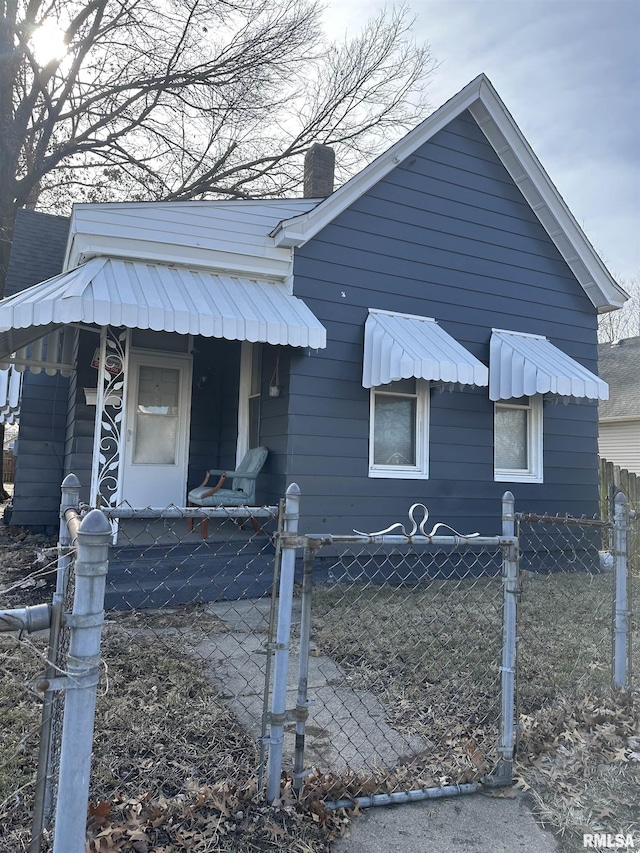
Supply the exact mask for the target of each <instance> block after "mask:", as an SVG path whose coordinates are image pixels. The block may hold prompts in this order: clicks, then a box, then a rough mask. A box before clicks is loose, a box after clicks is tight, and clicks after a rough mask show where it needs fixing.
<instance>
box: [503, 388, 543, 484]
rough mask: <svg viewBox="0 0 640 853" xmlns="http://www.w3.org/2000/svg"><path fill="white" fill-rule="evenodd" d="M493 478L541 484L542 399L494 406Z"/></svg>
mask: <svg viewBox="0 0 640 853" xmlns="http://www.w3.org/2000/svg"><path fill="white" fill-rule="evenodd" d="M494 478H495V480H497V481H498V482H503V483H506V482H517V483H542V481H543V480H542V397H541V396H540V395H536V396H534V397H520V398H518V399H514V400H504V401H500V402H498V403H495V411H494Z"/></svg>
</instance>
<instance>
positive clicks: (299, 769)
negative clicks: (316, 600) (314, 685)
mask: <svg viewBox="0 0 640 853" xmlns="http://www.w3.org/2000/svg"><path fill="white" fill-rule="evenodd" d="M314 556H315V552H314V551H313V550H312V549H311V548H305V549H304V574H303V577H302V614H301V617H300V653H299V657H298V698H297V699H296V745H295V752H294V760H293V790H294V791H295V792H296V793H297V794H299V793H300V791H301V790H302V780H303V778H304V741H305V726H306V722H307V717H308V716H309V704H310V703H309V699H308V695H307V693H308V688H309V648H310V644H311V617H312V614H311V595H312V592H313V558H314Z"/></svg>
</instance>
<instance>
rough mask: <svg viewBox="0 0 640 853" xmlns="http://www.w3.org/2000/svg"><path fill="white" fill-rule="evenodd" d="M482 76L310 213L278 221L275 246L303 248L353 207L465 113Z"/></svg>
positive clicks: (274, 231) (476, 91) (274, 236)
mask: <svg viewBox="0 0 640 853" xmlns="http://www.w3.org/2000/svg"><path fill="white" fill-rule="evenodd" d="M482 80H483V75H480V76H479V77H476V79H475V80H473V81H472V82H471V83H469V84H468V85H467V86H465V88H464V89H463V90H462V91H461V92H458V94H457V95H454V96H453V98H451V99H450V100H449V101H447V102H446V103H445V104H444V105H443V106H441V107H440V109H438V110H436V111H435V112H434V113H432V115H430V116H429V118H426V119H425V120H424V121H423V122H421V123H420V124H419V125H418V126H417V127H416V128H414V129H413V130H412V131H410V132H409V133H407V135H406V136H403V137H402V139H399V140H398V142H396V143H395V145H392V146H391V148H389V149H388V150H387V151H385V152H384V153H383V154H381V155H380V156H379V157H376V159H375V160H374V161H373V162H372V163H369V165H368V166H366V167H365V168H364V169H363V170H362V171H361V172H359V173H358V174H357V175H355V176H354V177H353V178H351V179H350V180H348V181H347V182H346V184H343V185H342V186H341V187H340V189H338V190H336V191H335V192H334V193H333V194H332V195H330V196H329V197H328V198H326V199H325V200H324V201H322V202H321V203H320V204H319V205H318V206H317V207H314V208H313V210H310V211H309V212H308V213H303V214H302V215H301V216H294V217H292V218H291V219H285V220H283V221H282V222H280V223H279V224H278V225H277V226H276V227H275V228H274V230H273V231H272V232H271V236H272V237H273V238H274V241H275V244H276V246H288V247H295V246H302V245H303V244H304V243H306V242H307V240H310V239H311V238H312V237H314V236H315V235H316V234H317V233H318V231H320V230H322V228H324V227H325V226H326V225H328V224H329V223H330V222H331V221H332V220H333V219H335V218H336V216H338V214H340V213H342V211H343V210H346V209H347V208H348V207H349V206H350V205H351V204H353V203H354V202H355V201H357V199H359V198H360V196H361V195H364V193H366V192H367V191H368V190H370V189H371V187H373V186H375V184H377V183H378V181H381V180H382V178H384V177H385V176H386V175H388V174H389V172H391V171H392V170H393V169H395V167H396V166H397V165H398V164H399V163H401V162H402V161H403V160H405V159H406V158H407V157H410V156H411V155H412V154H413V152H414V151H415V150H416V149H417V148H419V147H420V146H421V145H422V144H423V143H425V142H426V141H427V140H428V139H430V138H431V137H432V136H433V135H434V134H435V133H437V132H438V131H439V130H442V129H443V128H444V127H446V125H447V124H449V122H450V121H451V120H452V119H454V118H455V117H456V116H458V115H459V114H460V113H462V112H464V110H466V109H468V108H469V106H470V105H471V104H473V103H474V101H475V100H476V99H477V97H478V92H479V89H480V85H481V83H482Z"/></svg>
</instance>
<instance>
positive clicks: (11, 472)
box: [2, 450, 16, 483]
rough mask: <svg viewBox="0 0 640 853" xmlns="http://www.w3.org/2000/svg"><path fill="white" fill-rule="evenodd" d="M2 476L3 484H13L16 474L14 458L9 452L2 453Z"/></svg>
mask: <svg viewBox="0 0 640 853" xmlns="http://www.w3.org/2000/svg"><path fill="white" fill-rule="evenodd" d="M3 458H4V461H3V468H2V471H3V474H4V482H5V483H13V480H14V477H15V474H16V457H15V456H14V455H13V453H12V452H11V451H10V450H5V451H4V457H3Z"/></svg>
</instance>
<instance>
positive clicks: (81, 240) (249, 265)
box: [65, 233, 292, 280]
mask: <svg viewBox="0 0 640 853" xmlns="http://www.w3.org/2000/svg"><path fill="white" fill-rule="evenodd" d="M264 254H265V250H264V248H263V247H256V254H255V255H253V256H252V255H246V254H239V253H236V252H221V251H215V252H214V251H212V250H210V249H198V248H194V247H189V248H184V249H182V250H180V249H178V250H176V247H175V246H171V247H169V250H168V251H167V250H166V249H164V248H163V244H161V243H152V242H146V241H142V240H137V241H131V240H128V241H124V240H123V241H122V242H120V241H118V240H114V239H113V237H102V238H101V237H100V236H99V235H96V234H84V233H80V234H76V235H75V239H74V241H73V244H72V251H71V252H70V254H69V258H68V261H69V263H68V265H67V264H65V270H67V269H75V268H76V267H78V266H80V265H82V264H86V263H87V261H90V260H91V259H92V258H98V257H106V258H118V259H119V260H130V261H145V262H148V263H157V264H169V265H175V266H183V267H190V268H198V269H203V270H207V271H209V272H224V273H231V274H232V275H241V276H244V277H250V278H264V279H270V280H273V279H278V280H285V279H286V278H287V277H288V276H289V275H290V274H291V267H292V253H291V252H290V251H286V250H285V251H283V256H284V257H283V258H282V260H276V259H274V258H273V257H264V256H263V255H264Z"/></svg>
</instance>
